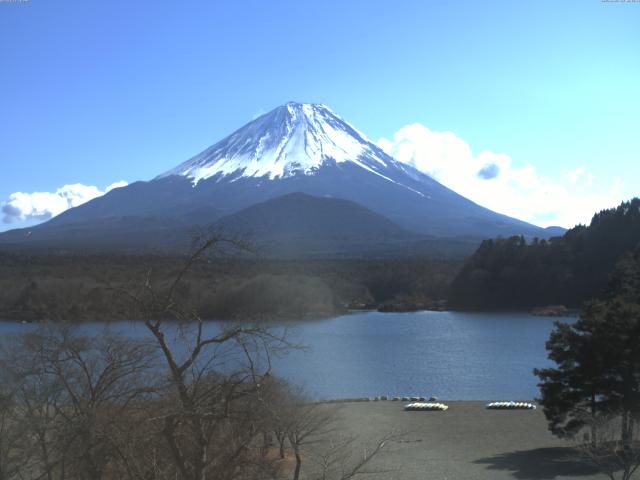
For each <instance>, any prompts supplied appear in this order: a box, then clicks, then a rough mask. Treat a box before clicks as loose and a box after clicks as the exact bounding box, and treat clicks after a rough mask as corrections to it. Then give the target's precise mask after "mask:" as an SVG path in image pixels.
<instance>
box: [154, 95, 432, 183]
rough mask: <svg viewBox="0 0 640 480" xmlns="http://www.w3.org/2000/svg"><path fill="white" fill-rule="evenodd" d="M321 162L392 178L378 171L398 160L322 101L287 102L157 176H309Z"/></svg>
mask: <svg viewBox="0 0 640 480" xmlns="http://www.w3.org/2000/svg"><path fill="white" fill-rule="evenodd" d="M326 161H334V162H336V163H343V162H351V163H353V164H356V165H358V166H359V167H361V168H363V169H365V170H367V171H369V172H371V173H374V174H376V175H378V176H380V177H382V178H384V179H386V180H388V181H390V182H394V183H398V182H396V181H394V180H393V179H391V178H389V177H388V176H386V175H385V174H384V173H383V172H382V171H384V170H385V169H387V168H389V167H390V164H397V165H396V166H398V167H401V165H402V164H400V163H399V162H397V161H396V160H395V159H393V158H392V157H390V156H389V155H387V154H386V153H384V152H383V151H382V150H381V149H380V148H379V147H378V146H376V145H375V144H374V143H373V142H371V141H370V140H369V139H368V138H367V137H366V136H365V135H364V134H362V133H361V132H359V131H358V130H357V129H355V128H354V127H353V126H352V125H350V124H349V123H347V122H346V121H344V120H343V119H342V118H340V117H339V116H338V115H337V114H336V113H334V112H333V111H332V110H331V109H330V108H329V107H327V106H326V105H315V104H310V103H294V102H290V103H287V104H286V105H283V106H281V107H278V108H276V109H275V110H272V111H271V112H269V113H267V114H265V115H262V116H261V117H259V118H257V119H255V120H253V121H252V122H250V123H248V124H247V125H245V126H244V127H242V128H241V129H239V130H236V131H235V132H234V133H232V134H231V135H229V136H228V137H226V138H225V139H223V140H221V141H220V142H218V143H216V144H215V145H213V146H211V147H209V148H207V149H206V150H205V151H203V152H202V153H200V154H198V155H196V156H195V157H193V158H191V159H189V160H187V161H186V162H184V163H182V164H181V165H179V166H177V167H176V168H174V169H172V170H169V171H168V172H165V173H164V174H162V175H160V176H158V177H157V178H164V177H168V176H171V175H181V176H185V177H187V178H190V179H191V180H192V181H193V183H194V185H197V184H198V182H200V181H201V180H206V179H207V178H210V177H212V176H215V175H218V174H220V175H221V177H229V176H230V177H231V178H228V180H234V179H238V178H242V177H265V176H266V177H267V178H269V179H270V180H274V179H283V178H288V177H291V176H294V175H297V174H304V175H314V174H315V173H316V172H317V171H318V169H320V168H321V167H322V165H323V164H324V162H326ZM401 168H402V167H401ZM381 170H382V171H381ZM403 186H405V187H406V188H409V189H410V190H413V189H411V188H410V187H408V186H406V185H403ZM414 191H415V190H414ZM416 193H417V194H419V195H422V193H420V192H417V191H416Z"/></svg>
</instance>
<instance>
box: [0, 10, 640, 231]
mask: <svg viewBox="0 0 640 480" xmlns="http://www.w3.org/2000/svg"><path fill="white" fill-rule="evenodd" d="M0 71H1V74H0V146H1V148H0V162H1V166H2V169H1V173H0V203H2V202H3V201H4V202H6V201H8V200H9V198H10V196H11V194H14V193H16V192H24V193H26V194H30V193H32V192H55V191H56V190H57V189H59V188H60V187H62V186H63V185H68V184H76V183H78V184H83V185H85V186H96V187H97V189H98V190H104V188H105V187H106V186H107V185H110V184H112V183H114V182H116V181H120V180H124V181H128V182H131V181H135V180H147V179H151V178H153V177H154V176H156V175H157V174H159V173H161V172H163V171H165V170H168V169H169V168H171V167H173V166H175V165H176V164H178V163H180V162H182V161H184V160H186V159H187V158H189V157H190V156H192V155H194V154H196V153H198V152H199V151H201V150H202V149H204V148H205V147H207V146H209V145H211V144H212V143H215V142H216V141H217V140H219V139H221V138H222V137H224V136H225V135H226V134H228V133H230V132H231V131H233V130H235V129H236V128H238V127H240V126H241V125H243V124H244V123H246V122H247V121H248V120H250V119H251V118H253V117H255V116H256V115H257V114H259V113H262V112H266V111H268V110H270V109H272V108H274V107H276V106H278V105H280V104H283V103H285V102H287V101H289V100H296V101H303V102H314V103H316V102H317V103H325V104H327V105H329V106H331V108H333V110H335V111H336V112H338V113H339V114H340V115H341V116H342V117H344V118H345V119H347V120H348V121H350V122H351V123H353V124H354V125H355V126H357V127H358V128H359V129H360V130H361V131H363V132H365V133H366V134H367V135H368V136H369V137H370V138H372V139H374V140H378V139H380V138H384V139H387V140H386V141H387V143H386V144H385V146H386V148H387V149H388V150H389V151H391V152H393V153H398V155H399V156H401V155H400V153H399V152H400V145H401V144H403V145H405V146H406V145H407V144H410V145H411V148H409V151H411V152H413V153H411V155H410V158H409V157H407V158H406V159H403V161H407V162H409V163H413V164H415V165H417V166H421V167H422V168H423V169H424V170H425V171H433V172H434V173H433V174H434V176H435V177H436V178H438V179H439V180H440V181H442V182H443V183H445V184H448V186H450V187H451V188H454V189H457V190H459V191H461V193H463V194H465V195H467V196H469V197H470V198H472V199H474V200H476V201H478V202H479V203H483V204H486V205H487V206H489V207H491V208H494V209H497V210H501V211H504V212H505V213H509V214H513V215H515V216H519V217H520V218H524V219H526V220H529V221H532V222H535V223H538V224H553V223H560V224H564V226H571V225H569V224H571V223H576V222H577V221H582V220H583V218H584V217H585V216H586V215H588V214H589V213H588V212H590V211H591V210H592V209H594V208H596V207H597V208H604V207H605V206H608V204H609V203H612V202H617V201H618V200H619V199H623V198H630V197H632V196H635V195H640V187H638V185H640V182H638V181H637V179H640V116H639V115H638V112H640V87H639V85H640V3H637V2H634V3H632V2H618V3H613V2H601V1H599V0H579V1H561V2H558V1H541V0H537V1H532V2H513V1H505V2H501V1H483V2H473V1H468V2H465V1H456V2H443V1H438V2H428V1H402V0H396V1H394V2H375V1H367V2H364V1H362V2H360V1H351V2H338V1H322V2H300V1H277V0H273V1H264V0H263V1H255V2H253V1H233V2H232V1H216V2H209V1H195V0H194V1H187V2H169V1H157V0H156V1H144V0H136V1H122V0H112V1H104V2H87V1H86V0H83V1H67V0H60V1H52V0H46V1H45V0H29V1H24V0H23V1H20V0H15V1H12V2H7V1H3V2H0ZM416 125H418V126H419V127H423V130H421V129H420V128H418V127H417V126H416ZM407 126H413V127H412V128H409V129H404V130H403V128H404V127H407ZM443 132H449V135H448V136H447V135H445V134H444V133H443ZM394 135H395V137H394ZM383 142H385V141H384V140H383ZM434 145H435V146H434ZM464 145H466V146H467V147H468V149H469V152H470V153H469V152H467V153H464V152H463V151H462V150H464V148H466V147H464ZM434 148H435V149H436V152H435V153H433V151H432V150H433V149H434ZM443 149H444V150H445V153H446V154H443V153H442V151H443ZM450 149H453V150H451V151H456V152H458V153H459V155H461V157H460V160H459V161H460V165H459V166H458V165H457V164H456V163H455V162H456V161H458V160H456V159H458V158H459V157H458V156H454V157H455V158H454V157H451V155H450V153H449V152H450ZM456 149H457V150H456ZM406 150H407V149H406V148H405V151H406ZM438 152H440V153H438ZM460 152H462V153H460ZM483 152H486V155H485V156H484V157H482V155H483ZM439 154H440V155H441V159H440V163H439V165H440V167H442V168H440V167H438V169H436V168H435V167H434V166H433V165H432V164H431V163H430V162H432V160H431V159H432V158H435V157H437V156H438V155H439ZM420 155H422V156H420ZM456 155H457V154H456ZM465 155H466V157H468V158H462V157H464V156H465ZM469 155H471V157H469ZM491 155H494V156H493V157H492V156H491ZM445 157H446V158H454V161H452V162H449V163H448V164H446V165H444V163H443V160H442V159H443V158H445ZM487 158H489V159H494V158H495V159H496V161H495V163H496V164H499V165H500V166H501V171H502V172H507V173H505V175H507V176H509V177H508V178H507V177H505V183H504V185H503V187H504V188H502V189H496V188H486V185H487V184H485V183H482V182H478V181H477V180H476V179H474V180H473V181H472V180H471V179H467V180H468V181H466V180H465V179H459V178H456V175H455V174H456V172H457V171H458V170H459V171H460V172H462V173H461V175H466V173H464V172H465V171H466V170H469V171H471V170H472V169H473V168H475V167H473V165H475V163H478V162H480V163H482V162H484V161H485V160H486V159H487ZM434 162H436V164H438V160H437V159H436V160H434ZM474 162H475V163H474ZM491 162H493V160H491ZM501 162H502V163H501ZM472 164H473V165H472ZM436 166H437V165H436ZM472 167H473V168H472ZM465 169H466V170H465ZM436 170H437V171H436ZM444 170H447V171H446V172H444ZM560 188H563V189H564V191H563V192H560V190H558V189H560ZM483 189H484V190H483ZM516 190H517V191H516ZM491 192H500V193H499V195H497V194H496V195H493V194H492V193H491ZM545 192H546V193H545ZM549 192H551V193H549ZM554 192H555V193H554ZM510 195H512V196H513V195H515V197H513V198H511V197H510ZM554 195H555V196H554ZM516 197H517V199H516V200H514V198H516ZM544 199H547V201H548V203H549V204H548V205H545V206H544V208H542V207H540V208H537V209H536V208H533V207H530V205H531V204H534V203H536V202H537V203H539V202H543V201H545V200H544ZM567 202H569V203H571V206H570V208H569V207H568V206H567V205H568V203H567ZM572 202H573V203H572ZM565 203H567V204H565ZM503 204H504V205H506V206H505V207H500V205H503ZM554 205H555V206H556V207H557V208H558V209H559V210H558V211H557V212H556V211H554V210H553V208H554ZM563 205H564V206H563ZM562 208H564V211H562V212H561V211H560V209H562ZM578 209H582V210H580V214H579V215H578V213H577V210H578ZM519 212H520V214H518V213H519ZM572 212H575V219H574V218H573V217H572V216H571V215H572ZM22 224H23V223H22V222H19V221H17V222H14V223H11V224H2V223H0V229H6V228H9V227H11V228H13V227H17V226H22Z"/></svg>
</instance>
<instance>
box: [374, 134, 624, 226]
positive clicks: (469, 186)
mask: <svg viewBox="0 0 640 480" xmlns="http://www.w3.org/2000/svg"><path fill="white" fill-rule="evenodd" d="M377 143H378V145H379V146H380V147H381V148H382V149H383V150H384V151H386V152H387V153H388V154H390V155H392V156H394V157H395V158H396V159H398V160H400V161H401V162H404V163H407V164H409V165H412V166H414V167H415V168H417V169H418V170H420V171H422V172H424V173H426V174H428V175H430V176H431V177H433V178H434V179H436V180H437V181H439V182H440V183H442V184H443V185H445V186H447V187H449V188H451V189H452V190H454V191H455V192H457V193H459V194H460V195H463V196H465V197H467V198H469V199H470V200H473V201H474V202H476V203H478V204H480V205H482V206H483V207H487V208H489V209H491V210H494V211H496V212H500V213H504V214H506V215H509V216H513V217H516V218H520V219H522V220H525V221H527V222H530V223H533V224H536V225H539V226H542V227H545V226H550V225H560V226H563V227H567V228H569V227H572V226H574V225H576V224H578V223H589V222H590V220H591V217H592V216H593V214H594V212H597V211H599V210H602V209H605V208H611V207H614V206H616V205H618V204H619V203H620V202H621V201H622V200H623V192H622V181H621V180H620V179H616V180H615V181H614V182H613V183H612V184H611V185H608V186H607V185H599V184H598V182H597V178H596V177H595V176H594V175H593V174H591V173H589V172H588V171H586V170H585V169H584V168H583V167H578V168H575V169H573V170H568V169H564V170H562V171H560V172H559V174H558V178H549V177H546V176H543V175H540V174H539V173H538V172H537V171H536V168H535V167H534V166H533V165H530V164H525V165H523V166H514V164H513V163H514V162H513V161H512V159H511V157H510V156H509V155H506V154H502V153H495V152H491V151H489V150H483V151H481V152H480V153H478V154H474V152H473V151H472V150H471V146H470V145H469V144H468V143H467V142H466V141H465V140H463V139H462V138H460V137H458V136H457V135H456V134H455V133H453V132H435V131H433V130H430V129H429V128H427V127H425V126H424V125H422V124H420V123H413V124H410V125H406V126H404V127H402V128H401V129H400V130H398V131H397V132H396V133H395V134H394V135H393V137H392V138H391V139H387V138H381V139H380V140H378V142H377Z"/></svg>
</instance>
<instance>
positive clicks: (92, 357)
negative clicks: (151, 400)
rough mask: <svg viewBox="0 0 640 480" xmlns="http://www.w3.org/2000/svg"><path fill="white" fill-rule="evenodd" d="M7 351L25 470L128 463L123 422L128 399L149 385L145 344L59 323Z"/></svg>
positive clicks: (52, 474)
mask: <svg viewBox="0 0 640 480" xmlns="http://www.w3.org/2000/svg"><path fill="white" fill-rule="evenodd" d="M10 350H11V351H10V352H5V355H4V364H5V368H6V370H7V371H8V372H10V375H11V377H12V378H13V380H14V382H13V385H14V413H15V415H16V417H17V419H18V420H19V421H20V423H21V424H22V425H23V426H24V432H23V435H22V438H21V440H22V444H21V445H20V448H19V449H18V447H17V446H14V449H16V450H18V451H19V452H20V454H21V455H24V456H26V457H28V458H30V459H31V462H30V463H29V465H28V474H29V477H31V478H47V479H48V480H53V479H54V478H58V479H64V478H71V479H95V480H99V479H101V478H108V475H109V474H110V473H111V471H112V470H113V469H114V468H117V467H116V465H118V464H121V463H123V462H125V463H126V456H125V455H124V452H126V446H125V445H123V444H122V440H123V438H126V436H123V435H122V434H121V433H122V429H123V428H126V427H127V426H128V425H130V422H129V421H128V418H130V416H131V415H130V414H131V411H132V408H133V407H132V406H133V405H134V404H136V403H137V402H138V401H139V400H142V399H144V398H146V397H147V396H148V395H150V394H151V393H152V392H153V388H152V387H150V384H149V382H148V378H145V376H146V374H147V373H148V372H149V371H150V369H151V364H152V358H153V355H152V350H151V349H150V348H149V345H147V344H144V343H141V342H136V341H133V340H131V339H127V338H123V337H121V336H117V335H114V334H106V333H105V334H104V335H101V336H99V337H97V338H89V337H84V336H81V335H78V334H77V333H75V332H74V330H73V329H72V328H70V327H68V326H57V327H55V328H46V329H41V330H39V331H37V332H35V333H31V334H27V335H24V336H22V337H20V338H18V339H16V341H15V342H14V344H13V348H12V349H10ZM125 470H126V469H125ZM127 477H128V476H127V475H121V476H120V477H119V478H127ZM129 477H131V478H134V476H133V475H129Z"/></svg>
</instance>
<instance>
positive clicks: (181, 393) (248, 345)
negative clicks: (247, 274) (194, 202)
mask: <svg viewBox="0 0 640 480" xmlns="http://www.w3.org/2000/svg"><path fill="white" fill-rule="evenodd" d="M222 247H232V248H245V245H243V244H242V243H241V242H237V241H228V240H226V239H224V238H223V237H221V236H217V235H209V236H207V237H200V238H199V239H197V241H196V243H195V248H194V251H193V253H192V254H191V255H189V256H188V257H186V259H185V262H184V266H183V268H182V269H181V270H180V271H179V272H178V273H177V274H176V276H175V278H174V280H173V281H172V282H171V283H170V285H169V286H168V287H167V288H166V289H163V290H162V291H159V290H158V288H156V287H154V285H153V282H152V278H151V272H149V274H148V275H147V278H146V280H145V282H144V283H143V285H142V286H141V287H140V288H138V289H137V290H136V291H132V290H123V291H122V293H124V294H125V295H126V296H127V297H128V298H129V299H130V300H132V301H133V303H134V305H135V306H136V307H137V309H138V311H139V313H141V317H142V318H143V319H144V325H145V327H146V328H147V329H148V331H149V332H150V333H151V334H152V335H153V338H154V339H155V342H156V344H157V346H158V348H159V350H160V351H161V355H162V358H163V360H164V364H165V366H166V368H167V371H168V379H167V384H166V396H167V398H170V399H171V401H170V402H167V403H165V405H164V410H163V412H162V414H161V415H159V416H158V418H157V421H160V422H162V428H161V431H162V435H163V437H164V439H165V441H166V444H167V446H168V450H169V452H170V456H171V458H172V460H173V462H174V465H175V467H176V474H178V475H179V476H180V477H181V478H183V479H185V480H205V479H207V478H214V476H215V477H216V478H229V479H233V478H240V477H242V476H243V475H246V474H247V468H254V467H255V468H260V466H259V465H258V464H260V463H261V462H260V461H259V460H257V459H256V458H255V457H254V455H253V453H254V452H253V449H252V447H253V444H254V443H255V441H256V438H257V437H258V436H259V433H260V430H261V429H260V428H259V426H258V424H259V423H260V419H258V418H257V417H256V415H254V414H253V411H252V410H253V408H254V406H255V398H257V396H258V395H259V391H260V388H261V385H262V383H263V382H264V381H265V379H266V378H267V377H268V376H269V374H270V367H269V365H270V355H271V353H272V352H273V351H274V350H277V349H281V348H286V347H287V346H288V345H287V342H286V341H285V335H284V334H283V333H281V334H279V335H277V334H274V333H273V332H272V331H271V330H270V329H268V328H265V327H264V326H262V325H259V324H246V323H225V324H223V323H217V324H209V325H205V322H204V321H203V319H202V318H201V317H200V316H199V315H198V312H197V311H195V309H193V308H190V307H189V305H188V303H187V302H186V301H184V298H182V300H181V297H180V293H181V289H183V288H184V280H185V278H186V277H187V275H188V274H189V272H190V271H191V269H193V268H194V267H195V266H196V265H197V263H198V262H200V261H203V260H206V259H207V255H209V254H210V253H211V252H212V251H216V250H219V249H220V248H222Z"/></svg>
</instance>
